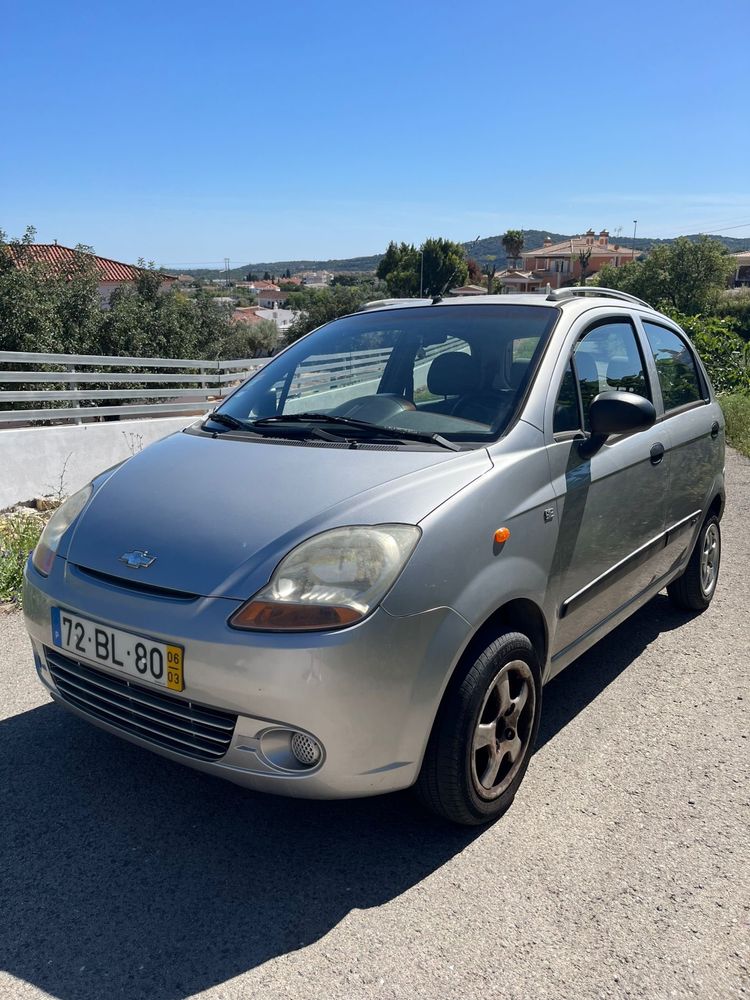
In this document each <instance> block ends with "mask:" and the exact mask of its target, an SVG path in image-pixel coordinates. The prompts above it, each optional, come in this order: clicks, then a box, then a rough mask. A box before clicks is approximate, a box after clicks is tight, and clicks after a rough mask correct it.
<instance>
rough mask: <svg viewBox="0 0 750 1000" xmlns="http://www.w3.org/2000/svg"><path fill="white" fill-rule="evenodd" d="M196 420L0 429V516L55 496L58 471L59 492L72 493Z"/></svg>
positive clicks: (115, 421)
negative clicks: (26, 503) (8, 509)
mask: <svg viewBox="0 0 750 1000" xmlns="http://www.w3.org/2000/svg"><path fill="white" fill-rule="evenodd" d="M196 419H197V418H196V417H194V416H181V417H151V418H149V419H138V420H112V421H107V423H102V424H69V425H66V426H59V427H21V428H17V429H12V430H11V429H8V430H2V429H0V510H3V508H5V507H10V506H11V505H12V504H14V503H18V502H19V501H23V500H31V499H33V498H34V497H39V496H46V495H49V494H54V493H57V492H58V490H59V489H60V477H61V476H63V469H64V481H63V486H62V489H63V492H64V493H66V494H70V493H74V492H75V491H76V490H77V489H80V488H81V487H82V486H85V485H86V483H88V482H89V480H91V479H92V478H93V477H94V476H95V475H97V474H98V473H99V472H103V471H104V469H108V468H109V467H110V466H111V465H115V464H116V463H117V462H121V461H122V460H123V459H124V458H129V457H130V455H132V454H133V453H134V452H136V451H140V450H141V449H142V448H145V447H146V446H147V445H149V444H151V442H152V441H158V440H159V438H163V437H166V435H167V434H171V433H173V432H174V431H178V430H181V429H182V428H183V427H187V426H188V424H191V423H193V422H194V421H195V420H196ZM66 463H67V464H66Z"/></svg>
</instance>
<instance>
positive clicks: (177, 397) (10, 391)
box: [0, 351, 269, 429]
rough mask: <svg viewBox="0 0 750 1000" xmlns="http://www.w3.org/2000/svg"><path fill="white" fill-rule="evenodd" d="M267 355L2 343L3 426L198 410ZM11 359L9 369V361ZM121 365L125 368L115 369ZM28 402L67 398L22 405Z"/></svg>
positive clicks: (0, 405)
mask: <svg viewBox="0 0 750 1000" xmlns="http://www.w3.org/2000/svg"><path fill="white" fill-rule="evenodd" d="M268 360H269V359H268V358H244V359H237V360H231V361H205V360H197V359H193V358H130V357H120V356H118V357H108V356H107V355H94V354H41V353H34V352H27V351H0V429H1V428H2V427H3V426H9V425H13V426H18V425H19V424H21V425H24V424H31V423H38V422H40V421H45V422H47V421H54V422H63V423H71V422H74V423H81V422H82V421H83V420H89V419H92V418H101V417H109V418H110V419H112V418H119V417H144V416H166V415H169V414H174V415H179V414H181V413H185V414H186V415H189V414H191V413H201V412H203V411H204V410H206V409H208V408H209V407H210V406H211V405H213V404H215V403H217V402H218V401H219V400H220V399H222V398H223V397H224V396H226V395H228V393H229V392H231V391H232V389H233V388H234V386H235V385H236V384H237V383H238V382H242V381H244V379H246V378H247V377H248V376H250V375H252V374H253V372H255V371H257V370H258V368H260V367H262V366H263V365H264V364H265V363H266V362H267V361H268ZM8 365H12V366H13V370H9V369H7V367H6V366H8ZM26 366H29V367H28V368H27V367H26ZM81 368H83V369H88V370H84V371H81V370H80V369H81ZM118 368H119V369H130V370H125V371H122V370H121V371H114V370H113V369H118ZM91 369H95V370H91ZM145 369H149V370H148V371H146V370H145ZM159 369H162V370H161V371H160V370H159ZM21 386H23V388H21ZM27 386H35V387H36V388H26V387H27ZM8 387H11V388H8ZM109 400H112V401H113V402H112V404H111V405H97V404H98V403H103V402H105V401H107V402H108V401H109ZM122 400H132V401H133V402H120V401H122ZM33 403H66V404H67V405H66V406H44V407H34V406H22V405H21V404H33Z"/></svg>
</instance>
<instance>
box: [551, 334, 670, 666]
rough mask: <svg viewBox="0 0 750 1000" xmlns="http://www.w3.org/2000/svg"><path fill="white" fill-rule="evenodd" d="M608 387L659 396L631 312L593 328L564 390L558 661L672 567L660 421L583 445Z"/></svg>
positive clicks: (556, 464)
mask: <svg viewBox="0 0 750 1000" xmlns="http://www.w3.org/2000/svg"><path fill="white" fill-rule="evenodd" d="M608 389H617V390H619V391H622V392H637V393H638V394H640V395H642V396H645V397H646V398H649V399H650V398H651V396H652V391H651V384H650V381H649V378H648V376H647V369H646V365H645V363H644V359H643V355H642V352H641V349H640V346H639V341H638V336H637V334H636V331H635V327H634V325H633V323H632V321H631V320H630V319H629V318H626V317H619V316H618V317H617V318H615V317H610V318H607V319H604V320H599V321H596V322H595V323H593V324H592V325H590V326H589V327H588V328H586V329H585V331H584V332H583V334H582V336H581V337H580V338H579V339H578V341H577V343H576V345H575V348H574V351H573V355H572V358H571V360H570V365H569V367H568V369H567V370H566V372H565V374H564V376H563V379H562V383H561V386H560V390H559V393H558V395H557V397H556V402H555V414H554V419H553V431H554V434H553V441H552V443H551V444H550V445H549V447H548V451H549V459H550V464H551V472H552V478H553V483H554V488H555V492H556V495H557V496H558V510H559V518H560V523H559V530H558V542H557V548H556V552H555V557H554V563H553V573H552V579H551V581H550V583H551V586H552V587H553V588H555V590H556V593H557V595H558V596H557V604H556V613H557V623H556V624H557V627H556V636H555V640H554V643H553V662H554V660H555V658H558V659H560V660H562V659H565V662H567V661H568V659H570V658H571V656H570V654H571V653H573V652H574V650H575V647H576V646H577V645H578V644H579V643H581V641H582V640H585V639H586V638H588V637H590V636H591V635H592V634H593V633H595V632H596V630H597V629H598V628H599V627H600V626H602V625H603V624H605V623H606V621H607V620H608V619H609V618H610V617H611V616H613V615H614V614H615V613H616V612H617V611H619V610H621V609H623V608H624V607H625V606H627V605H628V604H629V603H631V602H633V601H634V600H635V599H636V598H637V597H638V596H639V595H640V594H642V593H643V591H644V590H645V589H646V588H648V587H649V586H651V585H652V584H653V583H654V581H655V580H656V579H657V578H658V577H660V576H661V575H663V574H664V573H665V572H666V570H667V565H666V558H665V554H664V537H663V533H664V526H665V516H666V509H665V505H666V498H667V487H668V481H669V461H670V458H669V453H668V449H667V448H666V447H665V444H664V442H663V440H662V437H663V431H662V429H661V428H660V425H658V424H656V425H654V426H653V427H651V428H649V429H647V430H643V431H637V432H634V433H632V434H623V435H617V436H612V437H610V438H608V439H607V441H606V442H605V444H604V445H602V446H601V447H600V448H599V449H598V450H597V451H595V452H594V453H593V454H591V455H587V454H585V453H583V454H582V452H581V441H582V440H585V435H584V432H586V431H588V430H589V429H590V428H589V424H588V410H589V407H590V405H591V402H592V401H593V399H594V397H595V396H596V395H598V393H600V392H603V391H605V390H608Z"/></svg>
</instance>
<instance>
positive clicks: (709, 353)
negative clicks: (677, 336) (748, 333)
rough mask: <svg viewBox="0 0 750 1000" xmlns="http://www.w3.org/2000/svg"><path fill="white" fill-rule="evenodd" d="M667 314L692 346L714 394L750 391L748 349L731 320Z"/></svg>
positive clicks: (670, 311) (749, 356)
mask: <svg viewBox="0 0 750 1000" xmlns="http://www.w3.org/2000/svg"><path fill="white" fill-rule="evenodd" d="M668 312H669V315H670V316H671V317H672V319H673V320H675V322H676V323H679V324H680V326H681V327H682V328H683V330H684V331H685V332H686V333H687V334H688V336H689V337H690V339H691V340H692V341H693V343H694V344H695V346H696V348H697V349H698V353H699V354H700V356H701V359H702V361H703V364H704V365H705V366H706V368H707V369H708V374H709V376H710V378H711V381H712V383H713V386H714V389H715V390H716V392H719V393H723V392H737V391H739V392H743V391H750V347H749V346H748V344H746V343H745V341H744V340H743V339H742V337H740V336H739V335H738V334H737V333H736V331H735V329H734V322H733V321H732V320H731V319H722V318H720V317H718V316H683V315H682V314H681V313H678V312H675V311H673V310H668Z"/></svg>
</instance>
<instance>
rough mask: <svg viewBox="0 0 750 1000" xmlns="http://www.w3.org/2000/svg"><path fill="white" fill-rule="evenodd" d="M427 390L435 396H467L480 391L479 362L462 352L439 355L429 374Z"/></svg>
mask: <svg viewBox="0 0 750 1000" xmlns="http://www.w3.org/2000/svg"><path fill="white" fill-rule="evenodd" d="M427 388H428V389H429V391H430V392H431V393H432V394H433V395H434V396H466V395H468V393H470V392H476V391H477V390H478V389H479V362H478V361H477V360H476V358H473V357H472V356H471V355H470V354H464V353H463V352H462V351H448V352H447V353H446V354H438V356H437V357H436V358H435V360H434V361H433V362H432V364H431V365H430V367H429V370H428V372H427Z"/></svg>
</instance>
